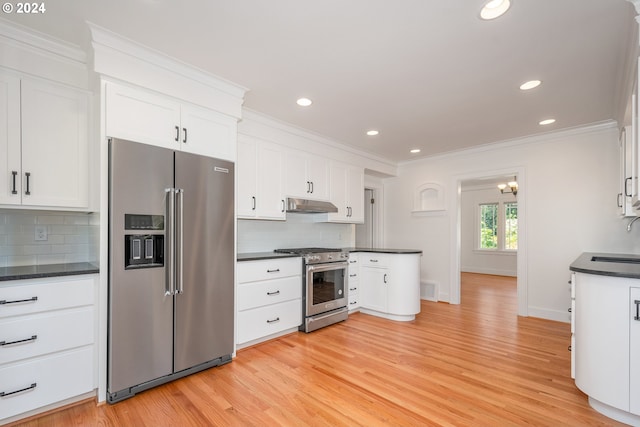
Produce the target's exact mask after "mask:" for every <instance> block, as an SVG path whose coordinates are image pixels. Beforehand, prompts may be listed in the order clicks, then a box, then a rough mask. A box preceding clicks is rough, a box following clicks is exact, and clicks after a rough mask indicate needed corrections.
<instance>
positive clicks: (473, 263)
mask: <svg viewBox="0 0 640 427" xmlns="http://www.w3.org/2000/svg"><path fill="white" fill-rule="evenodd" d="M513 201H517V199H516V198H515V197H514V196H513V194H501V193H500V191H499V190H498V188H497V187H495V186H494V187H492V188H486V187H482V188H478V187H472V188H463V189H462V194H461V204H460V219H461V221H460V229H461V234H460V238H461V240H460V243H461V250H460V270H461V271H466V272H471V273H483V274H497V275H501V276H516V274H517V265H516V261H517V258H516V256H517V254H516V253H515V252H514V251H487V250H484V251H479V250H478V249H477V248H478V223H479V219H478V205H479V204H481V203H498V202H503V203H507V202H513Z"/></svg>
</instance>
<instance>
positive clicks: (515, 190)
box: [498, 176, 518, 196]
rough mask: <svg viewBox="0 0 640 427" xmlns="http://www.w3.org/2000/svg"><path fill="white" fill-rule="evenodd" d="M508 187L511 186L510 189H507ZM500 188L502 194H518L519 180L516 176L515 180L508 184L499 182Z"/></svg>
mask: <svg viewBox="0 0 640 427" xmlns="http://www.w3.org/2000/svg"><path fill="white" fill-rule="evenodd" d="M507 187H509V191H507ZM498 189H499V190H500V193H501V194H510V193H513V195H514V196H515V195H516V194H518V181H516V177H515V176H514V177H513V181H509V182H507V183H506V184H498Z"/></svg>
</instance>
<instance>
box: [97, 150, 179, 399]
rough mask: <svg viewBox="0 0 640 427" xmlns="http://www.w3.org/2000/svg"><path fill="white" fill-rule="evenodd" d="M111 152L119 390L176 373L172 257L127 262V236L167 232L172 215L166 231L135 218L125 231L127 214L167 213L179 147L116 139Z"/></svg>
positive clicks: (111, 349) (112, 326)
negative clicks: (169, 286)
mask: <svg viewBox="0 0 640 427" xmlns="http://www.w3.org/2000/svg"><path fill="white" fill-rule="evenodd" d="M109 156H110V157H109V206H110V208H109V248H110V249H109V251H110V253H109V316H108V317H109V320H108V350H107V351H108V368H107V369H108V372H107V379H108V384H107V388H108V392H109V393H115V392H118V391H121V390H124V389H126V388H129V387H131V386H134V385H137V384H141V383H144V382H146V381H150V380H153V379H155V378H159V377H162V376H164V375H168V374H170V373H171V372H172V367H173V366H172V363H173V360H172V349H173V298H174V297H173V296H171V295H169V296H165V269H166V266H167V265H168V260H167V259H165V261H164V267H163V266H154V267H153V268H138V267H139V266H135V267H134V268H131V267H130V268H129V269H126V270H125V268H124V267H125V262H126V259H127V253H126V252H127V248H126V246H127V245H125V239H126V237H125V236H126V235H130V236H131V235H138V236H139V235H144V234H156V235H161V236H163V235H164V233H165V232H166V223H167V221H166V218H165V226H164V227H163V228H165V230H153V231H149V230H146V229H144V226H142V227H141V226H140V225H137V224H131V223H129V224H128V226H127V227H128V228H129V229H128V230H125V214H134V215H144V216H148V215H155V216H156V217H155V218H158V216H165V215H166V212H165V210H166V203H165V202H166V198H165V188H170V187H173V151H171V150H166V149H162V148H156V147H153V146H150V145H145V144H140V143H134V142H129V141H123V140H115V139H114V140H112V141H111V142H110V146H109ZM165 244H166V239H165ZM166 252H167V251H166V250H165V253H166ZM128 255H129V256H131V254H130V253H129V254H128Z"/></svg>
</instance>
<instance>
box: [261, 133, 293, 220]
mask: <svg viewBox="0 0 640 427" xmlns="http://www.w3.org/2000/svg"><path fill="white" fill-rule="evenodd" d="M257 156H258V157H257V159H256V160H257V161H256V163H257V171H258V174H257V183H256V186H257V190H258V191H257V194H258V196H257V197H258V200H257V205H258V217H260V218H264V219H285V216H286V213H285V200H284V195H283V192H282V187H283V185H282V170H283V160H282V150H281V149H280V147H278V146H276V145H273V144H266V143H261V144H258V149H257Z"/></svg>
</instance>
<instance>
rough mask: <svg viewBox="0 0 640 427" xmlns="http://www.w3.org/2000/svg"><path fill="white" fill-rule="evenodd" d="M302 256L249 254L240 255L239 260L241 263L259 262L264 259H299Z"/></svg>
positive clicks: (263, 253) (268, 253) (264, 253)
mask: <svg viewBox="0 0 640 427" xmlns="http://www.w3.org/2000/svg"><path fill="white" fill-rule="evenodd" d="M299 257H300V255H295V254H280V253H276V252H249V253H243V254H238V256H237V260H238V262H240V261H259V260H262V259H274V258H299Z"/></svg>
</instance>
